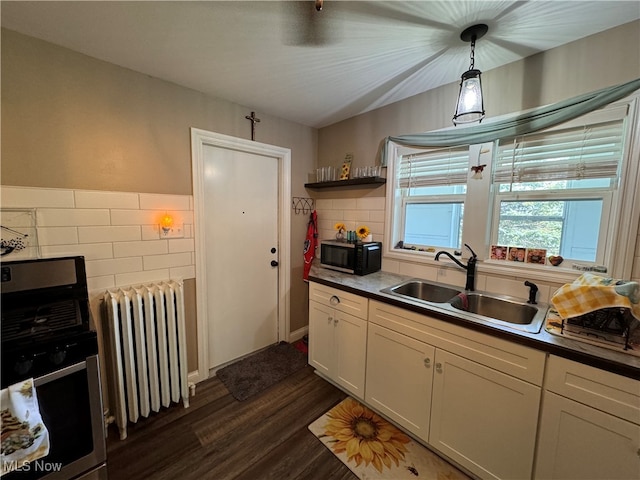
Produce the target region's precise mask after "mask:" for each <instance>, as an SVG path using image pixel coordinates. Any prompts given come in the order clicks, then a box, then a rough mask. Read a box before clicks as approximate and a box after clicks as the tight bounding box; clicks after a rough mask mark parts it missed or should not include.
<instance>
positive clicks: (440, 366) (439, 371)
mask: <svg viewBox="0 0 640 480" xmlns="http://www.w3.org/2000/svg"><path fill="white" fill-rule="evenodd" d="M436 372H438V373H442V364H441V363H440V362H438V363H436Z"/></svg>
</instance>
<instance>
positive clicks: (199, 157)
mask: <svg viewBox="0 0 640 480" xmlns="http://www.w3.org/2000/svg"><path fill="white" fill-rule="evenodd" d="M205 146H213V147H219V148H224V149H228V150H235V151H239V152H246V153H253V154H257V155H262V156H268V157H275V158H276V159H277V160H278V251H279V255H278V265H279V267H278V342H280V341H283V340H284V341H288V337H289V329H290V318H289V315H290V303H289V300H290V299H289V292H290V289H291V265H290V261H289V258H290V252H291V250H290V248H291V245H290V244H291V208H290V205H289V202H290V200H289V199H290V198H291V149H289V148H284V147H278V146H275V145H268V144H266V143H260V142H255V141H253V140H246V139H243V138H237V137H232V136H229V135H223V134H221V133H215V132H209V131H206V130H201V129H198V128H191V175H192V179H193V204H194V205H193V213H194V225H195V232H194V238H195V254H196V259H195V263H196V315H197V317H198V318H197V328H198V333H197V345H198V368H197V370H196V371H195V372H190V373H189V381H190V382H194V383H198V382H201V381H203V380H206V379H207V378H209V342H208V338H209V324H208V321H207V312H208V300H207V296H206V294H204V293H206V292H207V291H208V290H207V276H206V265H207V261H206V260H207V258H206V255H207V252H206V248H205V229H204V227H202V228H200V227H201V226H202V225H204V224H203V223H202V222H203V221H204V220H203V219H204V218H205V205H204V191H205V190H204V189H205V182H204V147H205Z"/></svg>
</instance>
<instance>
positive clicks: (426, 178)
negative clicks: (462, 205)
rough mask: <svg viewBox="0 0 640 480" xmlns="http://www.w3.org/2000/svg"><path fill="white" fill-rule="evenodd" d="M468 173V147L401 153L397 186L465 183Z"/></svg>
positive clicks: (414, 186) (410, 186)
mask: <svg viewBox="0 0 640 480" xmlns="http://www.w3.org/2000/svg"><path fill="white" fill-rule="evenodd" d="M468 173H469V148H468V147H463V148H455V149H453V148H452V149H449V148H447V149H442V150H432V151H428V152H420V153H414V154H411V155H403V156H402V158H401V160H400V162H399V164H398V176H397V178H398V188H417V187H432V186H442V185H465V184H466V183H467V176H468Z"/></svg>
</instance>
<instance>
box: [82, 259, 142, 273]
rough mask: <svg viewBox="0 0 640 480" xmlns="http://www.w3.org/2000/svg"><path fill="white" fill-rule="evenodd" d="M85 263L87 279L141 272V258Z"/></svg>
mask: <svg viewBox="0 0 640 480" xmlns="http://www.w3.org/2000/svg"><path fill="white" fill-rule="evenodd" d="M85 263H86V267H87V277H100V276H104V275H117V274H119V273H130V272H139V271H141V270H143V268H142V258H141V257H127V258H112V259H109V260H89V261H87V262H85Z"/></svg>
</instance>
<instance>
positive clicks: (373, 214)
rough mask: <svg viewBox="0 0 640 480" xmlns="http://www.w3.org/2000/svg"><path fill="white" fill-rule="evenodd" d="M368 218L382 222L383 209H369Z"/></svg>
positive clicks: (383, 219)
mask: <svg viewBox="0 0 640 480" xmlns="http://www.w3.org/2000/svg"><path fill="white" fill-rule="evenodd" d="M369 220H370V221H372V222H380V223H382V224H384V222H385V217H384V210H369Z"/></svg>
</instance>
